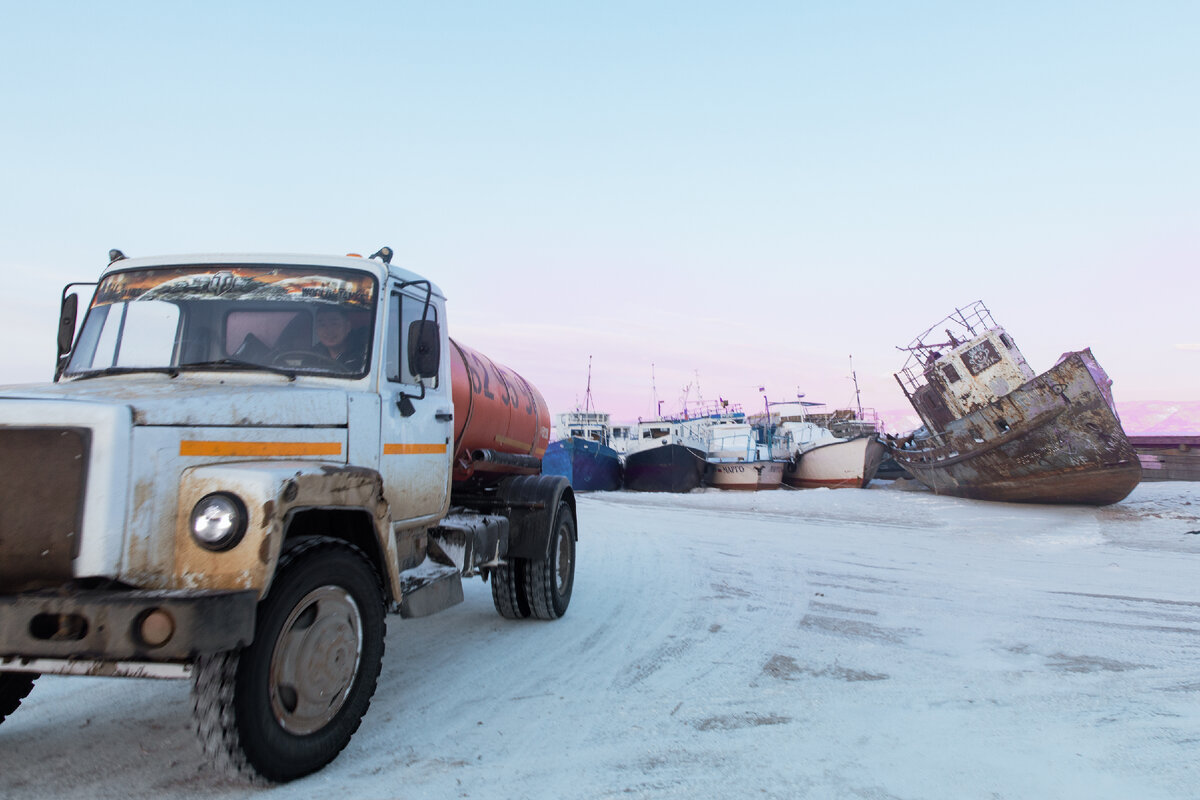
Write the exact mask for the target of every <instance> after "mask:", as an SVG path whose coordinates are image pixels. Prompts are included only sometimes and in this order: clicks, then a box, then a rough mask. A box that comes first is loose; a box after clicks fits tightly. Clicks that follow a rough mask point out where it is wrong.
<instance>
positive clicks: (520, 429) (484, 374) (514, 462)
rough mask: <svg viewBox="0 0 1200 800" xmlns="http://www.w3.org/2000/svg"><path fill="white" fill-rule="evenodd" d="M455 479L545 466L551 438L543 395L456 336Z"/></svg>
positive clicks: (453, 384)
mask: <svg viewBox="0 0 1200 800" xmlns="http://www.w3.org/2000/svg"><path fill="white" fill-rule="evenodd" d="M450 351H451V356H450V374H451V388H452V392H453V395H454V475H453V480H454V482H455V483H459V482H462V481H466V480H468V479H471V478H475V479H479V480H485V481H486V480H487V479H491V478H493V477H494V478H500V477H502V476H504V475H512V474H529V473H536V472H539V471H540V470H541V463H540V462H541V458H542V455H543V454H545V452H546V445H547V444H548V443H549V441H550V411H549V409H548V408H547V407H546V401H545V400H544V399H543V398H542V393H541V392H539V391H538V390H537V389H536V388H534V386H533V384H531V383H530V382H529V381H527V380H525V379H524V378H522V377H521V376H520V375H518V374H517V373H515V372H513V371H512V370H511V369H509V368H508V367H505V366H503V365H501V364H497V363H496V362H495V361H492V360H491V359H490V358H488V357H487V356H485V355H483V354H482V353H480V352H478V351H477V350H472V349H471V348H469V347H465V346H464V345H461V344H459V343H458V342H456V341H454V340H453V339H451V340H450Z"/></svg>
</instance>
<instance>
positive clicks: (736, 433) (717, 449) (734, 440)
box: [704, 413, 786, 491]
mask: <svg viewBox="0 0 1200 800" xmlns="http://www.w3.org/2000/svg"><path fill="white" fill-rule="evenodd" d="M708 432H709V439H708V458H707V461H708V465H707V466H706V467H705V471H704V481H705V483H707V484H708V485H709V486H712V487H714V488H717V489H741V490H747V491H758V490H762V489H778V488H779V486H780V485H781V484H782V482H783V469H784V465H785V464H786V461H784V460H775V459H772V458H771V447H770V445H769V444H766V443H761V442H759V441H758V434H757V433H756V432H755V430H754V427H753V426H752V425H750V423H748V422H746V419H745V415H744V414H741V413H737V414H734V415H727V416H721V417H717V418H716V419H713V420H712V422H711V425H710V427H709V429H708Z"/></svg>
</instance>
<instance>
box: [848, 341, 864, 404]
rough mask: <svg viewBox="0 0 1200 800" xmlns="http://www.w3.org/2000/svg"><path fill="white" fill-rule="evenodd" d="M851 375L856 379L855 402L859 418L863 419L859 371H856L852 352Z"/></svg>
mask: <svg viewBox="0 0 1200 800" xmlns="http://www.w3.org/2000/svg"><path fill="white" fill-rule="evenodd" d="M850 377H851V378H853V379H854V404H855V405H856V406H857V407H858V416H857V419H862V415H863V412H862V395H861V394H859V391H858V373H857V372H855V371H854V354H853V353H851V354H850Z"/></svg>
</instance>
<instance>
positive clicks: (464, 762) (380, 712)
mask: <svg viewBox="0 0 1200 800" xmlns="http://www.w3.org/2000/svg"><path fill="white" fill-rule="evenodd" d="M579 535H580V542H579V564H578V572H577V573H576V581H577V583H576V587H575V594H574V598H573V600H572V602H571V606H570V609H569V611H568V613H567V615H566V616H565V617H564V618H563V619H561V620H558V621H556V622H510V621H506V620H503V619H502V618H500V617H499V616H498V615H497V614H496V613H495V611H494V609H493V608H492V602H491V596H490V590H489V587H488V586H486V585H484V584H482V583H481V582H479V581H469V582H468V583H467V585H466V587H465V588H466V592H467V597H466V602H464V603H463V604H462V605H459V606H456V607H455V608H452V609H450V610H448V611H445V612H443V613H441V614H438V615H435V616H433V617H429V618H426V619H419V620H401V619H399V618H397V617H391V618H389V625H390V633H389V635H388V643H387V644H388V647H387V654H386V656H385V664H384V669H383V674H382V676H381V678H380V684H379V689H378V691H377V692H376V695H375V699H374V701H373V703H372V707H371V709H370V711H369V712H368V714H367V717H366V719H365V720H364V722H363V725H362V727H361V728H360V729H359V731H358V733H357V734H356V735H355V737H354V739H353V741H352V742H351V743H350V746H349V747H348V748H347V750H346V751H345V752H344V753H343V754H342V755H341V757H339V758H338V759H337V760H336V761H335V762H333V764H331V765H330V766H329V767H327V768H326V769H325V770H323V771H322V772H320V773H318V774H316V775H314V776H312V777H310V778H307V779H305V780H301V781H297V782H295V783H292V784H289V785H286V786H281V787H275V788H272V789H269V790H267V791H265V792H263V794H266V795H268V796H271V797H281V798H293V797H294V798H309V797H323V796H332V797H353V798H381V799H382V798H425V797H428V798H455V797H471V798H497V799H499V798H505V799H507V798H542V797H546V798H618V797H619V798H628V797H647V798H659V797H663V798H705V797H731V798H738V799H739V800H742V799H743V798H752V797H776V798H802V797H809V798H837V797H849V798H906V799H907V798H955V800H959V799H961V798H1089V800H1094V799H1096V798H1123V799H1124V798H1139V800H1141V799H1144V798H1190V797H1195V796H1196V795H1197V788H1196V787H1197V786H1200V767H1198V766H1197V764H1198V759H1197V758H1196V752H1197V749H1198V748H1200V669H1198V668H1197V664H1200V636H1198V634H1200V589H1198V588H1197V587H1198V586H1200V583H1198V581H1197V579H1196V576H1197V572H1198V570H1197V567H1198V566H1200V484H1188V483H1150V484H1142V485H1141V486H1139V487H1138V488H1137V489H1136V490H1135V491H1134V492H1133V494H1131V495H1130V497H1129V498H1127V499H1126V500H1125V501H1124V502H1122V503H1119V504H1117V505H1115V506H1111V507H1108V508H1102V509H1094V508H1076V507H1065V508H1059V507H1049V506H1020V505H1008V504H999V503H986V502H980V501H972V500H963V499H957V498H946V497H935V496H933V495H932V494H930V493H928V492H926V491H923V490H920V489H918V488H916V487H914V486H913V485H912V484H911V483H910V482H905V481H898V482H895V483H890V482H876V483H875V484H873V486H872V488H871V489H868V490H866V491H857V490H840V491H830V490H827V489H818V490H808V491H777V492H764V493H745V494H742V493H736V494H735V493H728V494H727V493H721V492H718V491H715V490H706V491H696V492H693V493H691V494H688V495H649V494H645V495H644V494H634V493H626V492H619V493H605V494H597V495H588V496H581V497H580V499H579ZM187 695H188V687H187V685H186V683H185V682H153V681H142V680H117V679H93V678H53V677H44V678H42V679H40V680H39V682H38V685H37V686H36V687H35V688H34V691H33V694H32V695H30V697H29V698H28V700H27V701H26V703H25V705H23V706H22V707H21V708H20V709H19V710H18V711H17V712H16V713H14V714H13V715H12V716H11V717H10V718H9V719H8V720H6V721H5V722H4V724H3V725H0V797H23V798H25V797H27V798H51V797H80V798H82V797H87V798H106V797H111V798H138V797H156V798H158V797H161V798H183V797H189V798H192V797H220V798H225V797H242V796H246V795H251V794H258V793H259V792H260V791H261V790H258V789H254V788H252V787H248V786H246V785H244V784H236V783H235V784H230V783H221V782H214V781H213V779H212V777H211V776H210V774H209V773H208V770H207V768H206V767H205V766H204V763H203V759H202V756H201V752H200V747H199V745H198V744H197V742H196V741H195V739H194V737H193V734H192V732H191V722H190V718H189V712H188V696H187Z"/></svg>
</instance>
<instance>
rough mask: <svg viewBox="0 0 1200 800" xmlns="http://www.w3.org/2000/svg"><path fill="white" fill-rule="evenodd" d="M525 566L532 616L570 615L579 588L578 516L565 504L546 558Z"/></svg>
mask: <svg viewBox="0 0 1200 800" xmlns="http://www.w3.org/2000/svg"><path fill="white" fill-rule="evenodd" d="M525 566H526V570H525V581H524V588H525V592H524V594H525V602H526V604H527V605H528V606H529V611H530V614H531V616H533V617H534V618H535V619H558V618H559V617H561V616H562V615H563V614H565V613H567V606H568V605H569V604H570V602H571V590H572V589H573V588H574V586H575V515H574V514H572V513H571V506H570V505H568V504H567V503H566V502H565V501H564V502H560V503H559V504H558V510H557V511H556V512H555V514H554V523H553V528H552V529H551V531H550V549H549V552H548V553H547V554H546V557H545V558H542V559H539V560H537V561H532V560H531V561H529V562H528V563H527V564H526V565H525ZM493 591H494V589H493Z"/></svg>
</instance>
